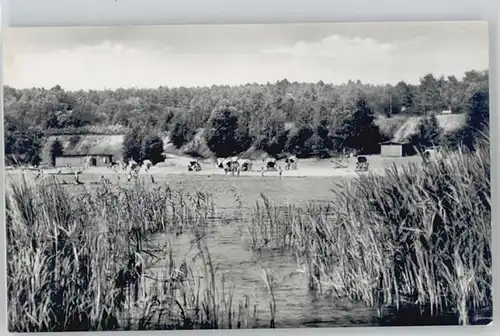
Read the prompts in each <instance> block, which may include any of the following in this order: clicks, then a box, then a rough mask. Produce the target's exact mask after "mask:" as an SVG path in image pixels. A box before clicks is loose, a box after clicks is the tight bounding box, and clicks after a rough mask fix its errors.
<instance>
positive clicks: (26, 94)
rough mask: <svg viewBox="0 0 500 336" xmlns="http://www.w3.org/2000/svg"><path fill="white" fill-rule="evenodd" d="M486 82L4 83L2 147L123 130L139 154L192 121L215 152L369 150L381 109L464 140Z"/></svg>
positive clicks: (423, 138) (471, 131) (24, 150)
mask: <svg viewBox="0 0 500 336" xmlns="http://www.w3.org/2000/svg"><path fill="white" fill-rule="evenodd" d="M488 85H489V74H488V71H468V72H466V73H465V74H464V76H463V77H462V78H460V79H457V78H456V77H455V76H448V77H444V76H442V77H440V78H436V77H434V76H433V75H431V74H428V75H425V76H423V77H422V78H421V79H420V82H419V83H418V84H416V85H413V84H408V83H405V82H403V81H401V82H399V83H396V84H395V85H371V84H363V83H362V82H360V81H349V82H348V83H345V84H342V85H332V84H327V83H323V82H321V81H320V82H318V83H297V82H289V81H288V80H286V79H284V80H281V81H278V82H276V83H273V84H271V83H268V84H251V83H250V84H246V85H240V86H224V85H221V86H215V85H214V86H211V87H191V88H185V87H181V88H168V87H159V88H156V89H117V90H101V91H96V90H90V91H84V90H79V91H66V90H64V89H62V88H61V87H60V86H55V87H53V88H51V89H44V88H31V89H15V88H12V87H4V111H5V124H4V125H5V126H4V128H5V135H6V136H5V139H6V140H5V153H6V159H7V160H8V161H9V162H10V163H11V161H13V160H17V161H19V162H25V163H35V162H37V161H39V158H40V150H41V148H42V147H43V138H44V137H43V135H47V134H85V133H94V134H117V133H121V134H123V133H125V134H126V137H125V145H124V155H125V157H126V158H128V157H134V158H136V159H139V160H140V159H141V158H144V157H145V155H146V152H148V151H149V149H145V148H158V147H159V140H161V137H162V136H163V135H166V134H168V135H169V137H170V140H171V142H172V143H173V144H174V145H175V147H177V148H181V147H182V146H183V145H185V144H186V143H188V142H190V141H191V140H192V139H193V137H194V136H195V134H196V131H197V130H199V129H204V138H205V141H206V143H207V145H208V147H209V148H210V150H211V152H212V153H213V154H214V155H216V156H229V155H237V154H239V153H241V152H244V151H247V150H249V149H255V150H261V151H265V152H267V153H269V154H270V155H272V156H275V157H280V156H283V155H286V154H295V155H298V156H302V157H307V156H319V157H326V156H329V155H332V154H333V153H337V152H340V151H342V150H344V149H345V148H347V149H353V150H357V151H361V152H366V153H371V152H373V151H376V150H377V149H376V147H377V146H376V145H377V143H378V142H380V141H384V140H388V139H390V138H391V137H392V134H385V133H384V132H383V131H382V130H381V129H380V128H379V127H378V126H377V125H376V123H375V119H376V118H377V117H378V116H385V117H393V116H403V117H404V116H424V118H423V121H422V123H421V125H420V127H419V132H418V134H417V135H415V136H414V137H412V139H410V140H412V141H413V142H414V143H415V144H418V145H421V146H427V145H429V143H430V142H432V143H433V144H435V143H436V142H439V143H442V144H446V145H450V146H452V145H458V144H459V143H462V144H463V143H466V144H467V145H468V146H469V147H470V146H472V145H471V144H472V142H473V139H474V138H475V134H476V133H477V132H478V130H479V129H481V127H482V125H483V124H484V123H485V122H487V121H488V118H489V115H488V109H489V105H488V100H489V99H488V95H489V90H488ZM442 110H451V112H452V113H466V114H467V116H468V117H467V121H468V122H467V127H465V128H464V129H461V130H460V131H459V132H456V134H452V135H448V136H447V137H446V138H444V137H443V136H442V131H441V130H439V125H438V124H437V122H436V120H435V117H434V116H433V115H434V114H435V113H439V112H440V111H442ZM429 139H430V140H429ZM155 151H157V150H156V149H155V150H153V152H155ZM155 153H156V152H155ZM147 155H151V154H150V153H148V154H147ZM154 155H156V154H154Z"/></svg>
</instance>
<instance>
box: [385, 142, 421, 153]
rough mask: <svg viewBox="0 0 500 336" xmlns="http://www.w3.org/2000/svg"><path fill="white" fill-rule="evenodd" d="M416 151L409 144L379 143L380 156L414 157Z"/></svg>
mask: <svg viewBox="0 0 500 336" xmlns="http://www.w3.org/2000/svg"><path fill="white" fill-rule="evenodd" d="M416 153H417V151H416V150H415V147H413V145H412V144H411V143H409V142H398V141H386V142H381V143H380V155H382V156H387V157H401V156H411V155H415V154H416Z"/></svg>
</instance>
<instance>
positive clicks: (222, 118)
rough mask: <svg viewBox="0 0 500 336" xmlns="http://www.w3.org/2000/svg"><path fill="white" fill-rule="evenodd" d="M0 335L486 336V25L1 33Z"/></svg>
mask: <svg viewBox="0 0 500 336" xmlns="http://www.w3.org/2000/svg"><path fill="white" fill-rule="evenodd" d="M2 40H3V41H2V44H3V45H2V49H3V64H2V71H3V118H4V142H5V143H4V150H5V155H4V166H5V226H6V227H5V230H6V231H5V232H6V242H5V243H4V245H5V249H6V276H7V292H6V293H7V303H6V304H7V324H8V330H9V331H10V332H56V331H127V330H143V331H144V330H182V329H183V330H186V329H266V328H322V327H378V326H408V327H409V326H435V325H455V326H466V325H487V324H490V323H491V322H492V320H493V317H492V316H493V315H492V314H493V313H492V310H493V299H492V283H493V281H492V252H491V246H492V234H491V217H492V213H491V177H490V174H491V173H490V137H489V129H490V126H489V121H490V107H489V106H490V104H489V102H490V89H489V85H490V80H489V68H490V56H489V55H490V47H489V36H488V22H487V21H419V22H416V21H415V22H377V23H370V22H365V23H361V22H358V23H300V24H299V23H283V24H238V25H236V24H233V25H222V24H220V25H209V24H204V25H202V24H197V25H194V24H193V25H163V26H160V25H158V26H151V25H150V26H93V27H91V26H88V27H83V26H82V27H17V28H12V27H9V28H4V29H3V31H2Z"/></svg>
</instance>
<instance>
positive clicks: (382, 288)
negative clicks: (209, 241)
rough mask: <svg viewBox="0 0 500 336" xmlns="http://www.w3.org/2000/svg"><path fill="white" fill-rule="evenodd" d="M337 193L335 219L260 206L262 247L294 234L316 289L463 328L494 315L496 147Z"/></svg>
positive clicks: (362, 179)
mask: <svg viewBox="0 0 500 336" xmlns="http://www.w3.org/2000/svg"><path fill="white" fill-rule="evenodd" d="M333 194H334V195H333V200H332V204H331V209H333V211H332V212H331V213H329V214H328V215H326V214H325V213H324V212H322V211H321V209H320V210H319V212H316V213H307V212H306V211H302V212H301V215H297V213H299V212H300V211H295V215H293V216H288V215H285V214H284V213H282V212H280V208H279V207H276V206H272V205H270V204H267V203H266V202H264V209H265V212H264V211H263V210H262V209H261V207H259V206H257V207H256V208H255V209H254V218H255V220H254V221H253V222H252V224H251V228H250V232H252V240H253V242H254V244H253V245H254V246H256V245H257V244H256V242H261V241H263V242H265V243H266V244H267V246H272V245H273V244H275V245H283V244H284V243H283V242H284V241H285V240H284V239H283V237H284V236H292V237H293V239H292V241H291V243H290V245H291V247H292V248H293V249H294V250H295V253H296V254H297V256H298V258H299V260H300V262H302V263H304V264H305V268H306V273H307V275H308V277H309V283H310V288H311V289H313V290H320V291H323V290H328V291H329V292H333V293H334V294H336V295H337V296H343V297H348V298H350V299H352V300H357V301H364V302H365V303H366V304H368V305H370V306H376V307H383V306H385V305H395V306H396V308H399V307H400V306H403V305H405V306H406V305H408V304H409V305H413V306H418V307H420V308H421V309H422V311H425V313H426V314H429V315H431V316H436V315H441V314H446V313H449V312H452V313H453V314H455V316H456V317H457V322H458V323H460V324H468V323H470V322H471V321H472V318H473V316H474V315H478V314H481V312H484V311H486V312H487V313H486V314H487V315H489V316H491V315H490V314H491V309H492V296H491V295H492V294H491V292H492V288H491V286H492V272H491V184H490V156H489V141H488V140H487V139H486V140H483V141H482V142H481V143H480V144H479V145H478V148H477V150H476V151H474V152H465V151H463V150H459V151H455V152H451V151H445V152H443V153H442V154H441V155H440V156H439V157H436V158H434V159H431V160H430V161H429V162H428V163H427V164H425V165H423V166H417V165H411V166H409V167H406V168H398V167H396V166H392V167H389V168H387V169H386V172H385V174H384V175H383V176H376V175H363V176H359V177H357V178H355V179H353V180H352V181H350V182H349V183H343V184H341V185H339V186H338V188H336V189H335V190H334V191H333ZM263 214H266V216H267V218H268V220H262V218H263V217H264V215H263ZM304 218H308V220H307V221H306V222H305V219H304ZM266 239H267V240H266ZM268 240H269V241H271V243H269V242H268Z"/></svg>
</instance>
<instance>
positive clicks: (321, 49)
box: [262, 35, 398, 59]
mask: <svg viewBox="0 0 500 336" xmlns="http://www.w3.org/2000/svg"><path fill="white" fill-rule="evenodd" d="M397 50H398V47H397V45H394V44H390V43H380V42H378V41H377V40H374V39H371V38H359V37H354V38H350V37H344V36H340V35H331V36H327V37H325V38H323V39H321V40H319V41H298V42H296V43H295V44H293V45H290V46H281V47H277V48H273V49H266V50H263V51H262V52H263V53H264V54H280V55H288V56H294V57H319V58H335V59H350V58H352V57H353V56H356V55H367V54H370V55H371V57H374V58H380V57H389V56H390V55H391V54H392V53H394V52H397Z"/></svg>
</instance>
